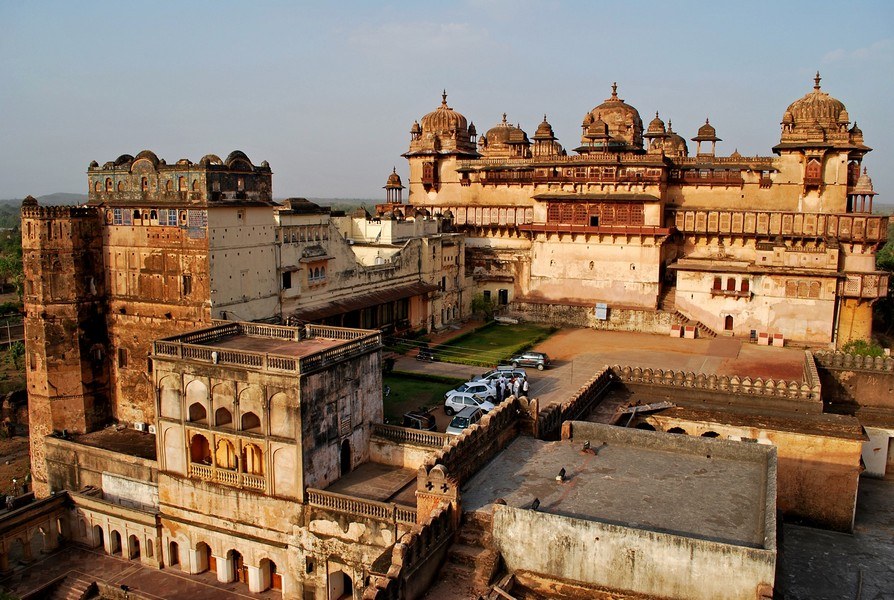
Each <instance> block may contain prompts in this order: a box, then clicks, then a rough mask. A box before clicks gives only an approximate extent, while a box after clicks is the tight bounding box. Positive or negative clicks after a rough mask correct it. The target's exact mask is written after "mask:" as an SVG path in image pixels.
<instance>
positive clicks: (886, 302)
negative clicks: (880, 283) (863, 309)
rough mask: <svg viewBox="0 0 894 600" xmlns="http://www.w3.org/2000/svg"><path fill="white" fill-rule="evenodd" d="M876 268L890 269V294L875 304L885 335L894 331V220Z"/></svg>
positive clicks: (876, 261)
mask: <svg viewBox="0 0 894 600" xmlns="http://www.w3.org/2000/svg"><path fill="white" fill-rule="evenodd" d="M875 264H876V268H877V269H879V270H881V271H888V273H889V275H888V296H887V297H886V298H881V299H879V300H878V301H877V302H876V303H875V305H874V306H873V313H874V316H875V321H876V323H877V324H878V325H879V330H880V331H884V333H885V335H886V336H888V335H891V332H892V331H894V221H892V222H890V223H889V224H888V243H886V244H885V245H884V247H883V248H882V249H881V250H879V251H878V253H877V254H876V255H875Z"/></svg>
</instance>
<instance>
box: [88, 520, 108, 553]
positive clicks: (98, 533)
mask: <svg viewBox="0 0 894 600" xmlns="http://www.w3.org/2000/svg"><path fill="white" fill-rule="evenodd" d="M92 542H93V543H92V544H91V545H92V546H93V547H94V548H103V549H104V546H105V532H104V531H103V529H102V527H100V526H99V525H94V526H93V540H92Z"/></svg>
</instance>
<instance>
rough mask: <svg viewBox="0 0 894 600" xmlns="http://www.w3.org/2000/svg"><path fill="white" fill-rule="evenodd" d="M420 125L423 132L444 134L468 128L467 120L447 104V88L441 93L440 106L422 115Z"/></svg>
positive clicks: (464, 130) (465, 130)
mask: <svg viewBox="0 0 894 600" xmlns="http://www.w3.org/2000/svg"><path fill="white" fill-rule="evenodd" d="M420 125H422V133H423V134H426V133H434V134H445V133H453V132H459V131H463V132H467V131H468V130H469V122H468V121H467V120H466V118H465V117H464V116H463V115H462V114H460V113H458V112H456V111H455V110H453V109H452V108H450V107H449V106H447V90H444V93H443V94H441V106H439V107H438V108H437V109H435V110H433V111H431V112H430V113H428V114H427V115H425V116H424V117H422V120H421V121H420Z"/></svg>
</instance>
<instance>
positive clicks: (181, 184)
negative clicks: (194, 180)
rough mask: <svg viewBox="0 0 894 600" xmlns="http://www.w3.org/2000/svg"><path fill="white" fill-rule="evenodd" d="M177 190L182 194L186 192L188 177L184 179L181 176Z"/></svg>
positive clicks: (178, 179)
mask: <svg viewBox="0 0 894 600" xmlns="http://www.w3.org/2000/svg"><path fill="white" fill-rule="evenodd" d="M177 189H178V190H179V191H181V192H185V191H186V177H183V176H182V175H181V176H180V177H178V178H177Z"/></svg>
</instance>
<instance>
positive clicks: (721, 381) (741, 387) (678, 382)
mask: <svg viewBox="0 0 894 600" xmlns="http://www.w3.org/2000/svg"><path fill="white" fill-rule="evenodd" d="M612 372H613V373H614V374H615V376H616V377H617V378H618V379H619V380H620V381H621V382H623V383H640V384H646V385H656V386H664V387H673V388H680V389H692V390H705V391H711V392H723V393H728V394H742V395H746V396H763V397H770V398H784V399H790V400H812V401H819V400H820V399H821V398H820V394H821V388H820V385H819V382H818V381H816V382H814V383H813V384H812V385H811V384H810V383H807V382H803V383H798V382H797V381H785V380H783V379H778V380H776V379H762V378H760V377H757V378H751V377H739V376H738V375H716V374H713V373H712V374H707V373H694V372H692V371H674V370H672V369H667V370H663V369H643V368H641V367H629V366H626V367H622V366H620V365H615V366H613V367H612Z"/></svg>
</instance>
